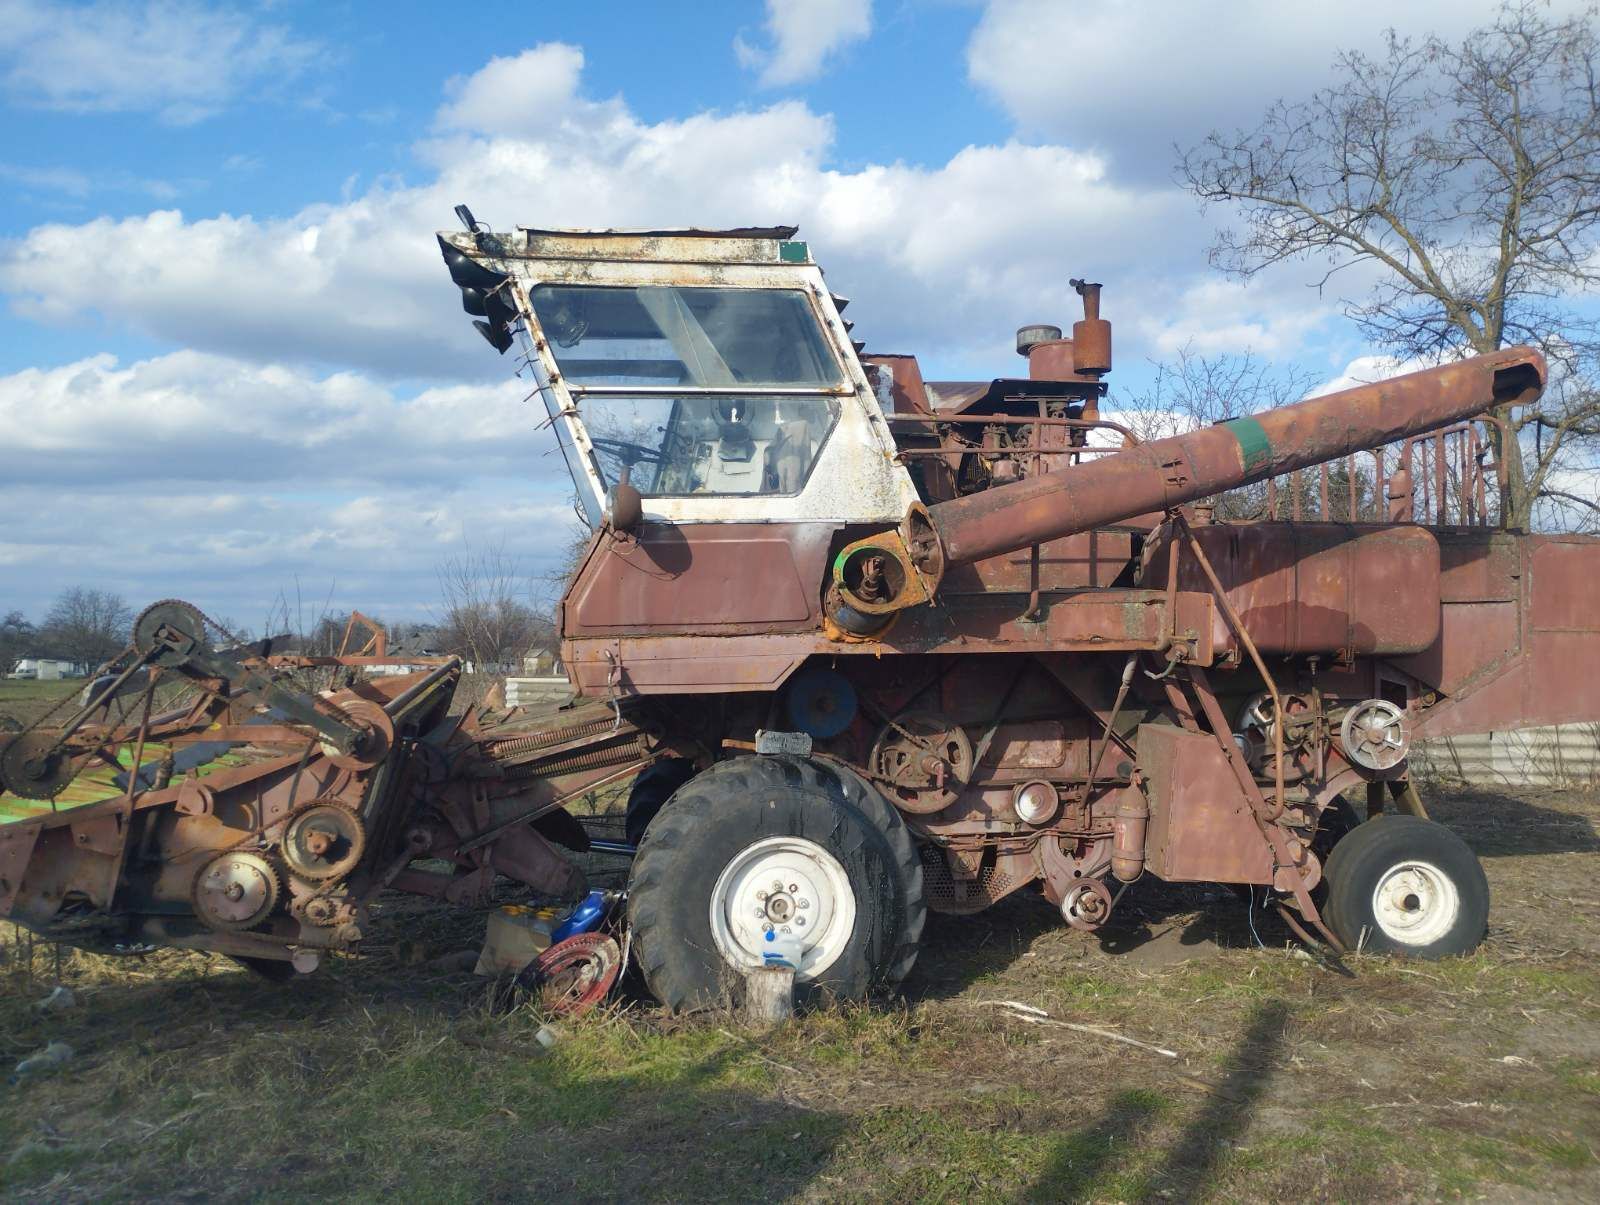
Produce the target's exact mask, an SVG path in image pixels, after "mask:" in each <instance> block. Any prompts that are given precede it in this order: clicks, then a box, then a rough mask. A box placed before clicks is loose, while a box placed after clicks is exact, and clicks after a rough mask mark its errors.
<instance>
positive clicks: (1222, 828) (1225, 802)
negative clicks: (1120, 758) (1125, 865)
mask: <svg viewBox="0 0 1600 1205" xmlns="http://www.w3.org/2000/svg"><path fill="white" fill-rule="evenodd" d="M1137 748H1138V750H1139V768H1140V771H1141V772H1142V773H1143V774H1144V780H1145V794H1146V798H1147V800H1148V802H1149V805H1150V820H1149V823H1148V826H1147V827H1146V830H1145V866H1146V868H1147V869H1148V870H1149V871H1150V872H1151V873H1152V874H1154V875H1156V876H1157V877H1158V878H1162V879H1166V880H1167V881H1168V882H1172V883H1270V882H1271V881H1272V851H1271V850H1270V849H1269V848H1268V846H1267V843H1266V840H1265V839H1264V838H1263V837H1262V835H1261V830H1260V829H1259V828H1258V827H1257V826H1256V822H1255V819H1254V817H1253V816H1252V815H1251V813H1250V804H1249V802H1248V801H1247V800H1246V799H1245V797H1244V794H1243V792H1241V791H1240V790H1239V783H1238V781H1237V780H1236V779H1235V778H1234V775H1233V772H1232V770H1230V769H1229V767H1228V760H1227V758H1226V757H1224V756H1223V753H1222V750H1221V749H1219V748H1218V747H1217V743H1216V741H1215V739H1214V738H1212V737H1211V736H1209V735H1207V734H1205V733H1199V732H1185V731H1184V730H1183V729H1181V728H1174V727H1170V726H1168V725H1165V724H1141V725H1139V734H1138V740H1137Z"/></svg>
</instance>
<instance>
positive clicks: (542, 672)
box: [522, 648, 567, 678]
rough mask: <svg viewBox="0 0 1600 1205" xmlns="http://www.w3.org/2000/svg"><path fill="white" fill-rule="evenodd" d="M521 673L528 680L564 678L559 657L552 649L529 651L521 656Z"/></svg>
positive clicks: (565, 672)
mask: <svg viewBox="0 0 1600 1205" xmlns="http://www.w3.org/2000/svg"><path fill="white" fill-rule="evenodd" d="M522 673H523V676H524V677H528V678H565V677H566V676H567V671H566V669H565V668H564V667H563V666H562V664H561V655H560V654H559V653H557V652H556V651H555V650H554V649H544V648H537V649H529V650H528V651H527V652H526V653H524V654H523V655H522Z"/></svg>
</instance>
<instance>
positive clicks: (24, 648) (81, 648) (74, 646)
mask: <svg viewBox="0 0 1600 1205" xmlns="http://www.w3.org/2000/svg"><path fill="white" fill-rule="evenodd" d="M132 628H133V608H132V607H130V606H129V605H128V603H127V600H126V599H124V598H123V597H122V596H121V595H120V594H114V593H112V592H111V591H109V590H95V589H91V588H90V587H87V586H72V587H69V588H68V589H66V590H63V591H62V592H61V593H60V594H58V595H56V597H55V600H54V601H53V602H52V603H51V604H50V607H49V609H48V610H47V611H46V612H45V615H44V618H43V619H42V620H40V621H39V622H38V623H34V622H33V621H32V620H30V619H29V618H28V617H27V615H25V614H24V613H23V612H21V611H17V610H12V611H7V612H6V613H5V614H4V615H3V616H0V670H9V669H10V668H11V667H12V666H13V665H15V664H16V663H17V662H18V661H19V660H21V659H22V658H24V657H41V658H50V659H55V660H61V661H75V662H79V663H82V664H84V665H87V666H89V667H91V668H92V667H93V666H96V665H99V664H100V663H101V662H102V661H105V660H107V659H108V658H110V657H114V656H115V655H116V654H117V653H119V652H121V651H122V649H123V648H125V647H126V646H127V643H128V637H129V635H130V633H131V631H132Z"/></svg>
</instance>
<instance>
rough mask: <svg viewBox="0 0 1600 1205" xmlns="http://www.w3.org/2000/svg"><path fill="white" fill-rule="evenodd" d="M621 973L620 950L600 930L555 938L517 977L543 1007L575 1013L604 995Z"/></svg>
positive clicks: (557, 1011) (552, 1010)
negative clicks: (562, 938)
mask: <svg viewBox="0 0 1600 1205" xmlns="http://www.w3.org/2000/svg"><path fill="white" fill-rule="evenodd" d="M621 973H622V951H621V950H620V949H618V948H617V943H616V942H615V941H613V940H612V939H611V938H609V937H607V936H606V935H605V934H603V933H579V934H577V935H576V936H574V937H569V938H567V939H566V940H565V941H558V942H556V944H555V945H553V946H551V947H550V948H549V949H548V950H545V951H544V952H543V953H541V954H540V955H539V957H537V958H535V959H534V960H533V963H532V965H530V966H529V967H528V968H527V970H525V971H523V972H522V974H521V975H519V976H518V977H517V982H518V984H519V985H521V986H522V987H525V988H527V989H528V990H529V991H532V992H534V993H536V994H537V995H538V997H539V1003H540V1005H541V1006H543V1007H544V1008H545V1009H546V1010H547V1011H549V1012H552V1013H555V1014H556V1015H557V1016H562V1017H578V1016H582V1015H583V1014H584V1013H586V1012H588V1011H589V1010H590V1009H591V1008H593V1007H594V1006H595V1005H596V1004H599V1003H600V1001H602V1000H604V999H605V998H606V995H607V993H609V992H610V991H611V988H612V987H613V986H614V985H615V984H616V982H617V976H618V975H620V974H621Z"/></svg>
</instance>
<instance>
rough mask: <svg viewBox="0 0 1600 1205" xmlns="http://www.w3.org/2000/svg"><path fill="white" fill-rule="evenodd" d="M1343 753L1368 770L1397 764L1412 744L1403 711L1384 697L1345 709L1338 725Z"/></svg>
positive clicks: (1381, 768)
mask: <svg viewBox="0 0 1600 1205" xmlns="http://www.w3.org/2000/svg"><path fill="white" fill-rule="evenodd" d="M1339 743H1340V744H1341V745H1343V746H1344V752H1345V756H1346V757H1348V758H1349V759H1350V760H1351V761H1353V762H1354V763H1355V764H1356V765H1358V766H1362V767H1364V768H1366V769H1368V770H1388V769H1391V768H1392V767H1394V766H1397V765H1399V764H1400V762H1401V761H1402V760H1403V759H1404V758H1405V755H1406V753H1407V751H1408V750H1409V749H1410V747H1411V726H1410V724H1408V723H1407V722H1406V713H1405V712H1404V711H1402V710H1401V709H1400V708H1399V707H1397V706H1395V705H1394V704H1393V703H1391V702H1389V700H1387V699H1368V700H1366V701H1365V702H1363V703H1357V704H1356V705H1355V706H1354V707H1352V708H1351V709H1350V710H1349V711H1347V712H1345V716H1344V723H1342V724H1340V725H1339Z"/></svg>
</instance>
